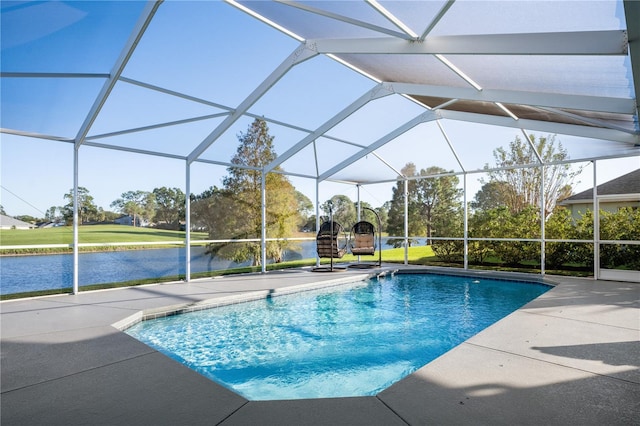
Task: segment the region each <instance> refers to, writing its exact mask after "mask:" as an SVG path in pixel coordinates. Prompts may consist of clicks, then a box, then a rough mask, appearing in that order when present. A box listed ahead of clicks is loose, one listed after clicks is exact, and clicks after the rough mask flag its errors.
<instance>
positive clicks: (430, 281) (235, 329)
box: [127, 274, 550, 400]
mask: <svg viewBox="0 0 640 426" xmlns="http://www.w3.org/2000/svg"><path fill="white" fill-rule="evenodd" d="M549 288H550V287H549V286H546V285H544V284H537V283H524V282H515V281H504V280H495V279H485V278H474V277H461V276H449V275H435V274H399V275H394V276H390V277H383V278H379V279H373V280H370V281H366V282H361V283H355V284H345V285H341V286H336V287H331V288H326V289H322V290H313V291H306V292H301V293H295V294H289V295H283V296H278V297H271V298H267V299H264V300H258V301H252V302H246V303H240V304H235V305H229V306H223V307H219V308H214V309H209V310H205V311H198V312H192V313H188V314H180V315H174V316H169V317H164V318H158V319H155V320H150V321H143V322H141V323H139V324H137V325H135V326H133V327H131V328H129V329H128V330H127V333H128V334H130V335H131V336H133V337H135V338H137V339H138V340H140V341H142V342H144V343H146V344H148V345H149V346H151V347H153V348H156V349H157V350H159V351H160V352H162V353H164V354H166V355H168V356H170V357H172V358H174V359H176V360H178V361H180V362H182V363H183V364H185V365H187V366H189V367H190V368H192V369H193V370H195V371H197V372H199V373H200V374H202V375H204V376H206V377H208V378H210V379H212V380H214V381H216V382H218V383H220V384H222V385H223V386H226V387H228V388H229V389H232V390H234V391H235V392H237V393H239V394H241V395H243V396H244V397H245V398H247V399H250V400H274V399H300V398H328V397H345V396H366V395H375V394H377V393H378V392H380V391H381V390H383V389H385V388H387V387H389V386H390V385H391V384H393V383H395V382H397V381H398V380H400V379H402V378H403V377H405V376H407V375H409V374H410V373H412V372H414V371H415V370H417V369H418V368H420V367H422V366H423V365H425V364H427V363H429V362H430V361H432V360H433V359H435V358H437V357H438V356H440V355H442V354H444V353H445V352H447V351H448V350H450V349H452V348H453V347H455V346H457V345H458V344H460V343H462V342H463V341H465V340H467V339H468V338H470V337H471V336H473V335H475V334H476V333H478V332H479V331H481V330H483V329H484V328H486V327H487V326H489V325H491V324H493V323H494V322H496V321H498V320H499V319H501V318H503V317H505V316H506V315H508V314H509V313H511V312H513V311H514V310H516V309H518V308H519V307H521V306H523V305H524V304H526V303H527V302H529V301H530V300H533V299H535V298H536V297H538V296H539V295H541V294H543V293H544V292H546V291H547V290H548V289H549Z"/></svg>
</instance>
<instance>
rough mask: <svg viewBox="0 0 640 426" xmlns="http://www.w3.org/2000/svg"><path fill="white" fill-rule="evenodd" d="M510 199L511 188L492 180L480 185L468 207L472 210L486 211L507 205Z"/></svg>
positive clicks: (504, 183)
mask: <svg viewBox="0 0 640 426" xmlns="http://www.w3.org/2000/svg"><path fill="white" fill-rule="evenodd" d="M510 198H511V186H510V185H509V184H508V183H507V182H503V181H497V180H494V181H489V182H485V183H484V184H483V185H482V188H480V190H479V191H478V192H476V195H475V197H474V199H473V201H471V203H470V206H471V208H472V209H473V210H482V211H486V210H491V209H496V208H499V207H503V206H505V205H507V204H508V202H509V200H510Z"/></svg>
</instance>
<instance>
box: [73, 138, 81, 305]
mask: <svg viewBox="0 0 640 426" xmlns="http://www.w3.org/2000/svg"><path fill="white" fill-rule="evenodd" d="M79 150H80V146H79V145H75V146H74V148H73V294H78V291H79V290H78V288H79V283H78V281H79V279H78V269H79V252H80V246H79V242H80V239H79V237H78V174H79V173H78V169H79V160H78V151H79Z"/></svg>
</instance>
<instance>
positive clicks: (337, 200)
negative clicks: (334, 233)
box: [320, 195, 357, 230]
mask: <svg viewBox="0 0 640 426" xmlns="http://www.w3.org/2000/svg"><path fill="white" fill-rule="evenodd" d="M329 204H331V209H332V211H333V220H334V221H335V222H338V223H339V224H340V225H342V226H343V227H344V229H345V230H347V229H349V228H350V227H351V226H352V225H354V224H355V223H356V217H357V215H356V207H355V204H354V203H353V201H351V199H350V198H349V197H347V196H346V195H334V196H333V197H331V198H330V199H329V200H327V201H326V202H324V203H323V204H322V205H321V206H320V208H321V209H322V211H323V212H324V213H325V217H326V218H327V220H328V219H329Z"/></svg>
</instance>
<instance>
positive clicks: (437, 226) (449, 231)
mask: <svg viewBox="0 0 640 426" xmlns="http://www.w3.org/2000/svg"><path fill="white" fill-rule="evenodd" d="M446 173H447V170H445V169H443V168H441V167H436V166H432V167H427V168H426V169H422V170H420V175H421V176H433V175H439V174H446ZM458 183H459V180H458V177H457V176H440V177H433V178H424V179H420V180H418V181H417V182H416V197H415V200H414V202H415V203H416V205H417V209H418V211H419V212H420V216H421V218H422V220H423V221H424V224H425V228H426V237H427V244H431V243H432V241H431V238H432V237H434V236H436V235H438V236H442V237H459V236H462V235H458V234H459V233H460V232H459V231H461V230H462V227H461V226H460V224H462V203H461V202H460V197H461V196H462V190H461V189H460V188H458Z"/></svg>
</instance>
